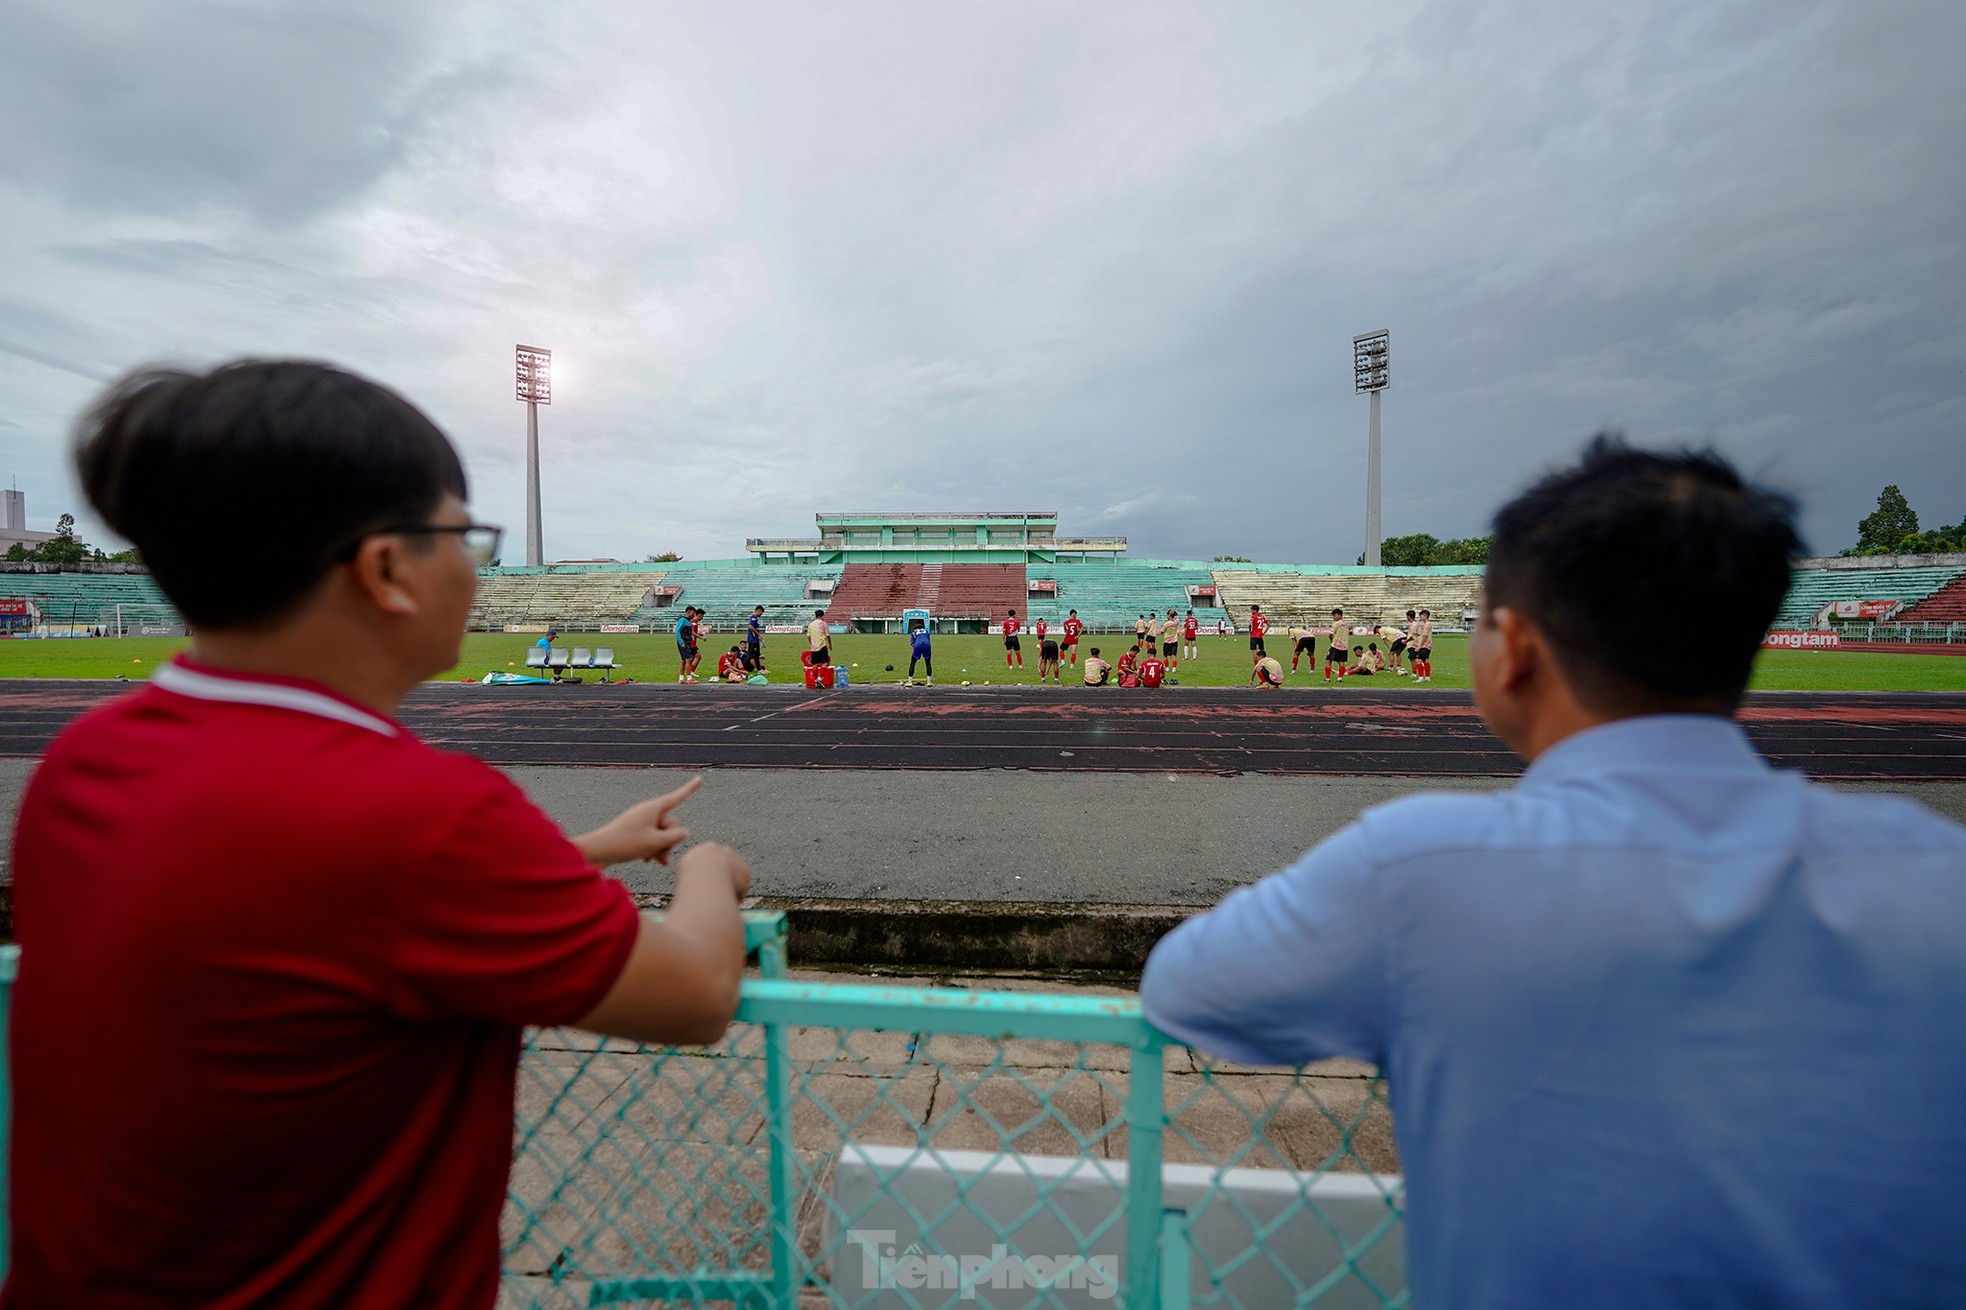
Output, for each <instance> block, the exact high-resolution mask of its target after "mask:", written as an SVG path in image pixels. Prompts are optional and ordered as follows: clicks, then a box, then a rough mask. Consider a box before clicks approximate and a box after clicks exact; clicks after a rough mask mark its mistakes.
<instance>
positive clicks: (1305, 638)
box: [1290, 628, 1317, 673]
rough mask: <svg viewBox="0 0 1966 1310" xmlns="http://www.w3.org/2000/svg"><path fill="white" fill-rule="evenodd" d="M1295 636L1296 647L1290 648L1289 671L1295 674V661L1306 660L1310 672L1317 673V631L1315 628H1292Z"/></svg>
mask: <svg viewBox="0 0 1966 1310" xmlns="http://www.w3.org/2000/svg"><path fill="white" fill-rule="evenodd" d="M1291 631H1292V632H1293V633H1295V634H1296V635H1297V643H1296V645H1294V646H1292V647H1291V648H1290V671H1291V672H1292V673H1295V672H1297V661H1298V660H1300V659H1308V660H1310V662H1311V672H1313V673H1315V672H1317V630H1316V629H1315V628H1292V629H1291Z"/></svg>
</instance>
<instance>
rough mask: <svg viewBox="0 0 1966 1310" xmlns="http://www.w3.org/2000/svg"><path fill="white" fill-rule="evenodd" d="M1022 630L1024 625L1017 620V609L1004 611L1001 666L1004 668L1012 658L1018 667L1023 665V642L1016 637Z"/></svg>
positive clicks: (1009, 665) (1009, 664)
mask: <svg viewBox="0 0 1966 1310" xmlns="http://www.w3.org/2000/svg"><path fill="white" fill-rule="evenodd" d="M1023 630H1024V625H1023V624H1021V623H1019V622H1018V621H1017V611H1016V610H1006V611H1004V621H1003V666H1004V667H1005V668H1006V669H1007V668H1010V667H1011V662H1012V661H1013V660H1014V661H1016V666H1017V667H1018V668H1020V669H1021V668H1023V667H1024V643H1023V642H1021V641H1019V640H1018V639H1017V634H1018V633H1020V632H1022V631H1023Z"/></svg>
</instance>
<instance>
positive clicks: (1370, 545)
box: [1352, 328, 1393, 569]
mask: <svg viewBox="0 0 1966 1310" xmlns="http://www.w3.org/2000/svg"><path fill="white" fill-rule="evenodd" d="M1392 376H1393V375H1392V333H1391V332H1390V331H1388V330H1387V329H1385V328H1380V329H1379V330H1378V331H1377V332H1361V333H1359V334H1358V335H1357V336H1355V337H1353V338H1352V394H1353V395H1357V394H1358V393H1359V392H1361V391H1363V392H1366V393H1369V394H1370V395H1371V397H1372V414H1371V417H1370V418H1369V419H1368V420H1367V421H1366V438H1365V564H1366V567H1367V568H1374V569H1376V568H1378V567H1379V393H1380V392H1382V391H1384V390H1385V389H1386V388H1387V387H1388V386H1390V385H1391V384H1392Z"/></svg>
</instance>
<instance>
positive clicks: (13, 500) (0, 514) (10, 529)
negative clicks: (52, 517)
mask: <svg viewBox="0 0 1966 1310" xmlns="http://www.w3.org/2000/svg"><path fill="white" fill-rule="evenodd" d="M0 498H4V502H5V504H4V510H3V511H0V555H4V554H6V553H7V551H9V550H11V549H13V547H14V546H15V545H22V546H25V547H27V548H28V549H29V550H33V549H34V548H35V547H36V546H38V545H40V544H41V543H42V542H44V541H47V540H50V539H51V538H53V536H54V535H55V534H54V533H52V532H29V531H28V530H27V493H26V492H24V491H0Z"/></svg>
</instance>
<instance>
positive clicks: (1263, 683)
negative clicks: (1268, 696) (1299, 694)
mask: <svg viewBox="0 0 1966 1310" xmlns="http://www.w3.org/2000/svg"><path fill="white" fill-rule="evenodd" d="M1249 664H1250V667H1249V682H1250V685H1251V686H1254V687H1267V688H1269V689H1270V690H1271V691H1275V690H1276V689H1277V688H1278V687H1281V686H1282V685H1283V665H1282V664H1280V663H1278V662H1277V661H1276V660H1275V659H1273V658H1272V657H1270V656H1268V655H1265V654H1263V653H1262V652H1260V651H1259V652H1257V654H1256V655H1255V656H1254V657H1252V658H1251V660H1250V662H1249Z"/></svg>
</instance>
